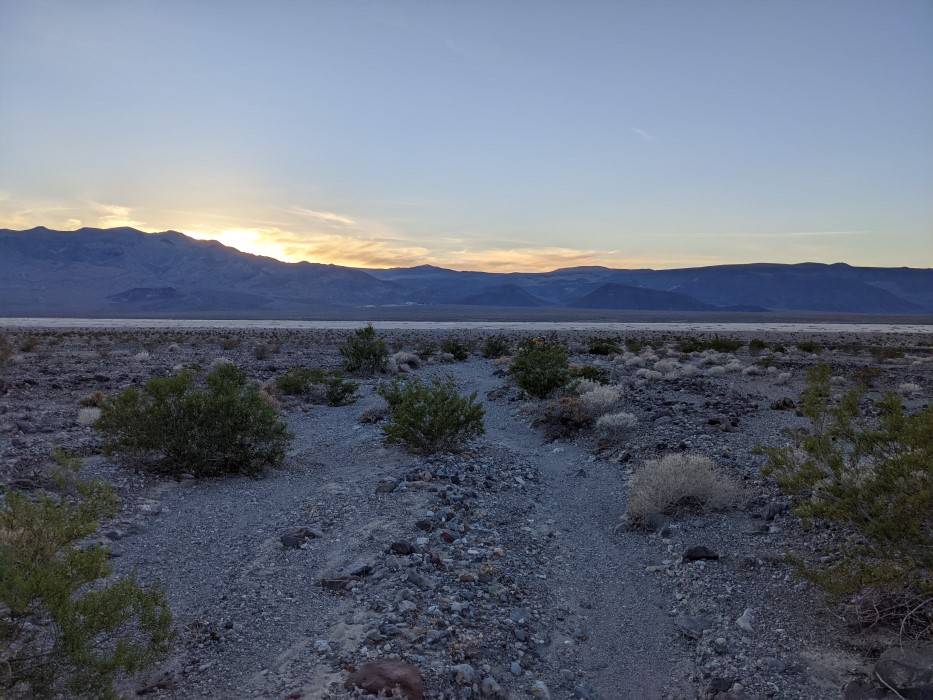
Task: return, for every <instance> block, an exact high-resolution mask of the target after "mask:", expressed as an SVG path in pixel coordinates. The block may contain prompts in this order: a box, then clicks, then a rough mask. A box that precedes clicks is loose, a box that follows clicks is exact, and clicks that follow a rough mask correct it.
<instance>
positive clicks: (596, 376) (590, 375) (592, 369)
mask: <svg viewBox="0 0 933 700" xmlns="http://www.w3.org/2000/svg"><path fill="white" fill-rule="evenodd" d="M568 371H569V372H570V376H571V377H573V378H574V379H589V380H590V381H593V382H599V383H600V384H608V383H609V379H610V373H609V370H608V369H606V368H605V367H596V366H595V365H570V366H569V367H568Z"/></svg>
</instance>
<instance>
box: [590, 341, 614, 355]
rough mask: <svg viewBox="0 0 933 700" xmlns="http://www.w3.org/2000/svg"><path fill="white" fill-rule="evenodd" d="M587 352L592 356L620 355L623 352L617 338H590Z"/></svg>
mask: <svg viewBox="0 0 933 700" xmlns="http://www.w3.org/2000/svg"><path fill="white" fill-rule="evenodd" d="M587 352H589V353H590V355H618V354H619V353H621V352H622V346H621V345H619V340H618V339H617V338H590V339H589V340H588V341H587Z"/></svg>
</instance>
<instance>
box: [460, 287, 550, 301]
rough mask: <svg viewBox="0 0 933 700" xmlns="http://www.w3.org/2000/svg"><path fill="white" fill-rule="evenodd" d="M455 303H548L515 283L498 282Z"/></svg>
mask: <svg viewBox="0 0 933 700" xmlns="http://www.w3.org/2000/svg"><path fill="white" fill-rule="evenodd" d="M457 303H458V304H463V305H466V306H512V307H535V306H547V305H548V304H547V302H545V301H542V300H541V299H539V298H538V297H536V296H534V295H533V294H530V293H529V292H527V291H525V290H524V289H522V288H521V287H519V286H518V285H515V284H498V285H496V286H494V287H488V288H486V289H485V290H483V291H482V292H479V293H478V294H471V295H470V296H467V297H464V298H463V299H461V300H460V301H459V302H457Z"/></svg>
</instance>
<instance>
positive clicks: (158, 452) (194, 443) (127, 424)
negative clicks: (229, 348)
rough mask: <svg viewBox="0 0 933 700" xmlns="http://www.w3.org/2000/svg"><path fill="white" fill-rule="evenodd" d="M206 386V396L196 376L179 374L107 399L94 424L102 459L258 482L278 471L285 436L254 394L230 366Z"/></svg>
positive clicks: (222, 366) (217, 370) (267, 407)
mask: <svg viewBox="0 0 933 700" xmlns="http://www.w3.org/2000/svg"><path fill="white" fill-rule="evenodd" d="M205 383H206V385H207V388H206V390H205V389H200V388H198V387H197V386H195V383H194V373H193V372H192V371H191V370H182V371H181V372H179V373H178V374H176V375H174V376H172V377H164V378H162V377H154V378H152V379H150V380H149V381H148V383H147V384H146V386H145V388H143V389H139V388H138V387H129V388H128V389H126V390H124V391H123V393H121V394H119V395H118V396H116V397H113V398H108V399H107V401H106V402H105V403H104V405H103V406H102V407H101V416H100V419H99V420H98V421H97V422H96V423H95V424H94V427H95V428H96V429H97V430H98V431H99V432H100V433H101V434H102V435H103V437H104V451H105V453H107V454H112V453H113V452H124V453H127V454H128V455H129V456H131V457H133V458H136V459H140V460H142V461H144V462H147V463H150V464H152V465H153V466H155V467H157V468H158V469H160V470H164V471H169V472H176V473H177V472H190V473H192V474H194V475H195V476H217V475H220V474H231V473H241V474H250V475H258V474H260V473H262V472H263V471H265V470H266V469H267V468H270V467H276V466H279V465H280V464H281V463H282V462H283V461H284V459H285V448H286V447H287V445H288V442H289V440H290V439H291V434H290V433H289V432H288V430H287V429H286V428H285V425H283V424H282V423H281V422H280V421H279V419H278V416H277V414H276V411H275V409H274V408H273V407H272V406H271V405H270V404H269V403H268V402H267V401H266V400H265V399H264V398H263V397H262V395H261V394H260V391H259V389H257V388H256V387H254V386H250V385H248V384H247V382H246V375H245V374H243V373H242V372H239V371H238V370H237V368H236V367H234V366H233V365H232V364H231V363H229V362H222V363H220V364H218V365H217V366H216V367H215V368H214V369H213V370H211V372H209V373H208V375H207V377H206V378H205Z"/></svg>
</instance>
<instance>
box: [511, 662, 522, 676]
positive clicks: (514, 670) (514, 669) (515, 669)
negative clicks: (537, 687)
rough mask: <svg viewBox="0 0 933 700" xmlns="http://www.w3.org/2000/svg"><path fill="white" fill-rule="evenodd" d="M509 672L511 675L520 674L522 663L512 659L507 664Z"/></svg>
mask: <svg viewBox="0 0 933 700" xmlns="http://www.w3.org/2000/svg"><path fill="white" fill-rule="evenodd" d="M509 673H511V674H512V675H513V676H520V675H522V665H521V664H520V663H518V662H517V661H513V662H512V663H511V664H510V665H509Z"/></svg>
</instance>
